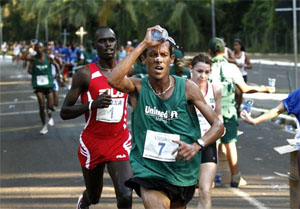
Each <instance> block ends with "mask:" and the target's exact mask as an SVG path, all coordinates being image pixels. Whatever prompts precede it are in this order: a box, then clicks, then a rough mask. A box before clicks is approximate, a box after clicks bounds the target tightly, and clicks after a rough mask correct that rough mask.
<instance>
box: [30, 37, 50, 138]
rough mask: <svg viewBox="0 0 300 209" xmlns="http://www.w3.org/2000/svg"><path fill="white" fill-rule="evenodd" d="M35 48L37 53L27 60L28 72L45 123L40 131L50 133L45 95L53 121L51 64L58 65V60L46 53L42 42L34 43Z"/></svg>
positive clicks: (48, 111)
mask: <svg viewBox="0 0 300 209" xmlns="http://www.w3.org/2000/svg"><path fill="white" fill-rule="evenodd" d="M34 50H35V51H36V55H35V56H34V57H30V58H28V59H26V60H28V61H30V65H29V67H28V73H29V74H31V75H32V78H31V84H32V87H33V89H34V93H35V94H36V96H37V99H38V103H39V109H40V117H41V121H42V125H43V127H42V129H41V131H40V133H41V134H43V135H44V134H46V133H48V126H47V123H46V113H45V97H46V98H47V108H48V109H47V113H48V117H49V121H53V119H52V113H51V111H54V107H53V90H52V89H53V76H52V70H51V64H54V65H56V62H55V61H54V60H53V59H52V58H51V57H50V56H49V55H48V54H46V53H44V46H43V44H42V43H40V42H37V43H36V44H35V45H34ZM50 123H51V122H50ZM53 125H54V123H53Z"/></svg>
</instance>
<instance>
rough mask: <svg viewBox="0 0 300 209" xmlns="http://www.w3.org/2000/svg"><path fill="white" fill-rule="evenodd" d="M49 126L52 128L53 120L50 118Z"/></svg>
mask: <svg viewBox="0 0 300 209" xmlns="http://www.w3.org/2000/svg"><path fill="white" fill-rule="evenodd" d="M48 124H49V126H54V120H53V118H50V119H49V121H48Z"/></svg>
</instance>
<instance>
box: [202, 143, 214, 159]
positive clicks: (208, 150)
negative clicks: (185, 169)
mask: <svg viewBox="0 0 300 209" xmlns="http://www.w3.org/2000/svg"><path fill="white" fill-rule="evenodd" d="M201 163H216V164H217V163H218V153H217V146H216V142H215V143H213V144H211V145H209V146H207V147H205V148H204V150H203V151H202V158H201Z"/></svg>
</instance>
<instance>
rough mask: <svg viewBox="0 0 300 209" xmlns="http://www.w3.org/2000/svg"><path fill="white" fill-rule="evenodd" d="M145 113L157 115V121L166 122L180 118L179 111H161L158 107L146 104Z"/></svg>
mask: <svg viewBox="0 0 300 209" xmlns="http://www.w3.org/2000/svg"><path fill="white" fill-rule="evenodd" d="M145 114H146V115H149V116H152V117H155V120H156V121H162V122H164V123H169V122H170V121H171V120H174V119H177V118H178V112H177V111H174V110H173V111H170V110H166V111H160V110H158V109H156V107H153V108H152V107H150V106H148V105H146V107H145Z"/></svg>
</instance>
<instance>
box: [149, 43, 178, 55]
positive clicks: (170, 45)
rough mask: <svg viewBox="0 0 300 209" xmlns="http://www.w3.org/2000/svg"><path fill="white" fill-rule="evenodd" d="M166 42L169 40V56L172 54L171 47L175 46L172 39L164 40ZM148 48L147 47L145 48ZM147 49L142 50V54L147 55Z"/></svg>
mask: <svg viewBox="0 0 300 209" xmlns="http://www.w3.org/2000/svg"><path fill="white" fill-rule="evenodd" d="M166 42H169V52H170V56H171V55H172V54H173V49H174V48H175V45H174V43H172V41H170V40H166ZM147 49H148V48H147ZM147 49H145V50H144V51H143V56H144V57H147Z"/></svg>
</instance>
